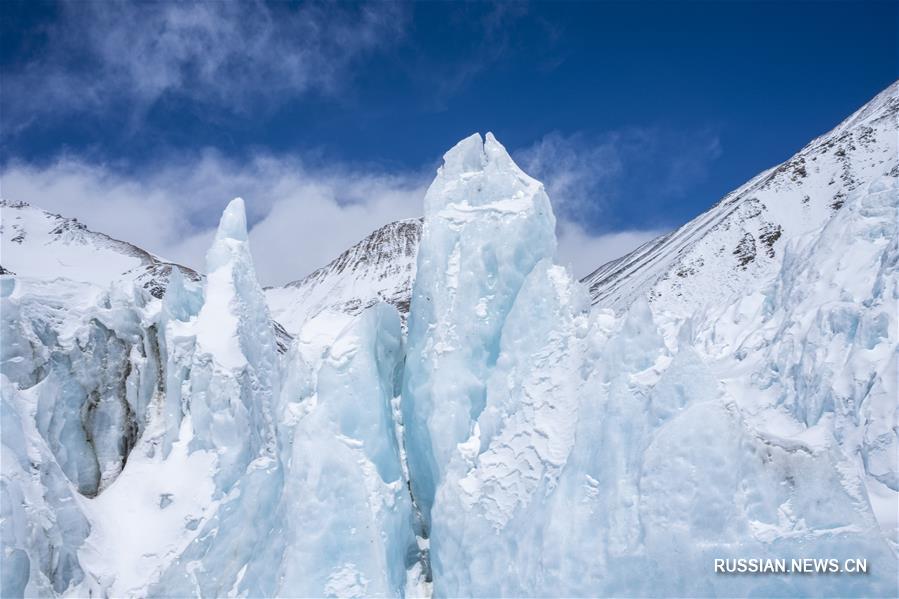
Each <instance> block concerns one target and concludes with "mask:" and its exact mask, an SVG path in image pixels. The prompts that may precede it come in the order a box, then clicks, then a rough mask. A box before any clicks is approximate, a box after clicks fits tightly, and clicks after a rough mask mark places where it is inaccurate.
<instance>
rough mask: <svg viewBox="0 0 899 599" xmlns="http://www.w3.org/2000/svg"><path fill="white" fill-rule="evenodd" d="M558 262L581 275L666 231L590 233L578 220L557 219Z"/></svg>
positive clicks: (582, 276) (578, 275) (583, 275)
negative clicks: (573, 221) (575, 221)
mask: <svg viewBox="0 0 899 599" xmlns="http://www.w3.org/2000/svg"><path fill="white" fill-rule="evenodd" d="M557 232H558V236H559V247H558V258H557V260H558V262H559V263H560V264H563V265H565V266H569V267H570V268H571V270H572V272H573V273H574V275H575V276H576V277H578V278H579V279H582V278H584V277H586V276H587V275H589V274H590V273H592V272H593V271H594V270H596V269H597V268H599V267H600V266H602V265H603V264H605V263H606V262H609V261H611V260H614V259H616V258H620V257H621V256H623V255H625V254H627V253H628V252H630V251H632V250H635V249H636V248H638V247H640V246H641V245H643V244H644V243H646V242H647V241H649V240H651V239H655V238H656V237H658V236H659V235H661V234H662V233H664V232H665V231H661V230H651V229H650V230H632V231H615V232H612V233H603V234H599V235H591V234H589V233H587V232H586V231H585V230H584V229H583V227H581V226H580V225H578V224H577V223H572V222H565V221H559V226H558V231H557Z"/></svg>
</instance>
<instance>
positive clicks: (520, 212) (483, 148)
mask: <svg viewBox="0 0 899 599" xmlns="http://www.w3.org/2000/svg"><path fill="white" fill-rule="evenodd" d="M554 228H555V219H554V217H553V214H552V209H551V207H550V204H549V199H548V198H547V196H546V193H545V192H544V191H543V186H542V185H541V184H540V183H538V182H537V181H535V180H534V179H532V178H530V177H529V176H527V175H526V174H524V172H522V171H521V169H519V168H518V167H517V166H516V165H515V163H514V162H512V159H511V158H510V157H509V155H508V153H507V152H506V150H505V148H503V147H502V146H501V145H500V144H499V142H497V141H496V139H495V138H494V137H493V135H492V134H490V133H488V134H487V136H486V139H485V140H482V139H481V136H480V135H479V134H475V135H472V136H471V137H468V138H466V139H464V140H462V141H461V142H459V143H458V144H457V145H456V146H455V147H454V148H452V149H451V150H450V151H449V152H447V153H446V155H445V156H444V163H443V166H442V167H441V168H440V170H439V171H438V173H437V177H436V179H435V180H434V182H433V183H432V184H431V186H430V188H428V191H427V194H426V196H425V222H424V230H423V233H422V241H421V245H420V249H419V254H418V270H417V273H418V274H417V276H416V279H415V285H414V288H413V293H412V309H411V312H410V318H409V349H408V354H407V361H406V369H405V379H404V403H403V414H404V420H405V423H406V443H407V448H408V455H409V467H410V471H411V474H412V488H413V492H414V493H415V498H416V501H417V502H418V503H419V504H420V506H421V508H422V510H423V512H424V514H425V517H426V518H427V514H428V513H429V511H430V506H431V505H432V503H433V500H434V493H435V489H436V487H437V486H438V485H439V484H440V481H441V480H443V478H444V476H445V470H446V466H447V464H448V463H449V461H450V457H451V455H452V454H453V452H454V451H455V448H456V445H457V444H458V443H462V442H464V441H466V440H467V439H468V438H469V437H470V436H471V435H472V434H473V432H474V428H473V427H474V423H475V421H476V420H477V418H478V416H479V415H480V414H481V412H482V411H483V410H484V407H485V405H486V393H487V379H488V377H489V373H490V371H491V369H492V367H493V365H494V364H495V363H496V360H497V357H498V355H499V349H500V335H501V331H502V327H503V323H504V321H505V319H506V316H507V314H508V312H509V310H510V309H511V306H512V304H513V302H514V301H515V298H516V296H517V295H518V293H519V290H520V289H521V287H522V285H523V284H524V281H525V278H526V277H527V276H528V273H530V272H531V270H532V269H533V268H534V266H535V265H536V264H537V263H538V262H539V261H540V260H542V259H544V258H547V257H551V256H552V255H553V253H554V252H555V233H554Z"/></svg>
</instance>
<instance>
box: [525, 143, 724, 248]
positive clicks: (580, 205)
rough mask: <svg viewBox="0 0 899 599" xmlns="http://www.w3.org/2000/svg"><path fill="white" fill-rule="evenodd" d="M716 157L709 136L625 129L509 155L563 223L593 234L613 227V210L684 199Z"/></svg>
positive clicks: (717, 146) (716, 148)
mask: <svg viewBox="0 0 899 599" xmlns="http://www.w3.org/2000/svg"><path fill="white" fill-rule="evenodd" d="M720 155H721V146H720V142H719V139H718V135H717V134H716V133H715V132H714V131H713V130H711V129H703V130H698V131H679V130H674V129H670V128H662V127H632V128H627V129H622V130H619V131H612V132H607V133H604V134H599V135H587V134H584V133H574V134H571V135H563V134H561V133H559V132H551V133H549V134H547V135H545V136H544V137H542V138H541V139H539V140H538V141H537V142H535V143H534V144H532V145H531V146H528V147H526V148H522V149H520V150H518V151H517V152H515V159H516V160H517V161H518V162H519V164H521V166H522V168H524V169H525V170H526V171H527V172H529V173H531V174H532V175H533V176H534V177H536V178H538V179H540V180H541V181H543V182H544V184H545V185H546V188H547V193H549V195H550V197H551V198H553V204H554V206H555V208H556V211H557V213H558V214H559V215H560V216H561V217H562V218H563V219H567V220H570V221H572V222H577V223H580V225H581V227H582V228H583V229H585V230H587V231H590V232H592V233H594V234H597V233H601V232H604V231H608V230H609V229H612V230H614V229H619V228H620V223H618V222H615V220H614V213H615V212H617V211H618V210H613V208H615V207H617V208H620V207H621V206H622V205H623V204H627V203H631V204H632V203H639V204H642V205H644V206H646V208H647V209H650V208H651V207H652V206H658V205H659V203H661V202H664V201H671V200H677V199H680V198H683V197H684V195H685V194H686V193H688V192H689V191H690V190H691V189H692V188H693V187H694V186H695V185H696V184H698V183H701V182H702V181H703V180H704V179H705V178H706V177H708V175H709V172H710V169H711V168H712V166H713V164H714V161H715V160H716V159H717V158H718V157H719V156H720ZM649 224H650V225H651V226H652V227H655V226H657V225H658V224H659V223H658V222H655V223H649ZM631 226H633V224H632V225H631Z"/></svg>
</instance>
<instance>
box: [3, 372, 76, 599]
mask: <svg viewBox="0 0 899 599" xmlns="http://www.w3.org/2000/svg"><path fill="white" fill-rule="evenodd" d="M0 385H2V397H0V426H2V430H0V435H2V446H0V451H2V462H3V473H2V476H0V541H2V543H3V555H2V560H0V564H2V568H0V595H2V596H3V597H22V596H25V595H27V596H30V597H50V596H54V595H58V594H61V593H63V592H65V591H66V590H68V589H70V588H72V587H74V586H75V585H78V584H80V583H81V582H82V581H83V580H84V577H85V573H84V570H83V569H82V567H81V564H80V563H79V561H78V549H79V547H81V545H82V544H83V543H84V540H85V539H86V538H87V536H88V534H89V533H90V524H89V523H88V520H87V518H86V517H85V516H84V514H83V513H82V511H81V509H80V508H79V504H78V502H77V501H76V497H75V495H77V491H75V490H74V489H73V487H72V484H71V483H70V482H69V481H68V479H67V478H66V475H65V474H64V473H63V472H62V470H61V469H60V468H59V466H58V465H57V463H56V460H55V459H54V456H53V453H52V452H51V451H50V448H49V447H48V446H47V444H46V442H45V441H44V439H43V438H42V437H41V435H40V433H38V431H37V430H36V429H35V412H36V410H37V405H36V401H35V397H34V394H33V393H29V392H27V391H26V392H20V391H19V390H18V389H17V387H16V386H15V385H14V384H13V383H11V382H10V381H9V380H8V379H7V378H6V376H5V375H3V374H0Z"/></svg>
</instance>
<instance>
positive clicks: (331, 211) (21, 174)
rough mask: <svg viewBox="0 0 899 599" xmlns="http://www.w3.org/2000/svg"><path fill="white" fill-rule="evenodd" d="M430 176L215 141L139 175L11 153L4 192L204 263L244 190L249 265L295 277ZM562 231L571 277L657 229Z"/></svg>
mask: <svg viewBox="0 0 899 599" xmlns="http://www.w3.org/2000/svg"><path fill="white" fill-rule="evenodd" d="M432 177H433V173H432V172H421V173H415V172H403V173H388V172H383V171H379V170H377V169H374V168H364V167H358V168H353V167H349V166H346V165H343V166H338V167H320V166H311V165H309V164H306V163H304V162H303V161H302V160H299V159H288V158H276V157H272V156H269V155H259V156H256V157H255V158H253V159H251V160H249V161H247V162H241V163H238V162H236V161H234V160H231V159H227V158H224V157H222V156H221V155H220V154H218V153H215V152H206V153H204V154H202V155H200V156H197V157H194V158H192V159H188V158H185V159H182V160H179V161H176V162H173V163H172V164H169V165H167V166H164V167H162V168H160V169H158V170H156V171H154V172H152V173H149V174H144V175H133V176H127V175H123V174H119V173H116V172H114V171H112V170H111V169H108V168H106V167H104V166H98V165H90V164H87V163H85V162H82V161H78V160H71V159H66V160H61V161H59V162H57V163H55V164H52V165H50V166H47V167H37V166H32V165H25V164H16V163H13V164H11V165H9V166H8V167H7V168H6V169H5V170H4V171H3V172H2V173H0V178H2V181H3V194H2V195H3V197H4V198H5V199H9V200H15V201H19V200H23V201H26V202H30V203H32V204H34V205H35V206H38V207H41V208H44V209H45V210H50V211H51V212H57V213H59V214H62V215H64V216H74V217H76V218H78V219H79V220H80V221H82V222H83V223H84V224H86V225H87V226H88V227H89V228H91V229H93V230H96V231H100V232H103V233H106V234H108V235H111V236H113V237H115V238H118V239H123V240H126V241H129V242H131V243H134V244H136V245H138V246H140V247H143V248H145V249H147V250H149V251H151V252H153V253H156V254H158V255H160V256H163V257H165V258H167V259H170V260H173V261H175V262H178V263H181V264H184V265H186V266H189V267H191V268H194V269H197V270H200V271H202V270H204V260H205V253H206V250H207V248H208V247H209V244H210V243H211V241H212V237H213V235H214V232H215V227H216V225H217V223H218V217H219V214H220V211H221V210H222V208H224V206H225V205H226V204H227V202H228V201H229V200H230V199H231V198H233V197H235V196H241V197H243V198H244V199H245V200H246V203H247V211H248V217H249V222H250V223H251V230H250V243H251V247H252V251H253V256H254V259H255V262H256V270H257V273H258V275H259V279H260V281H261V282H262V283H263V284H266V285H275V284H282V283H286V282H288V281H292V280H295V279H298V278H301V277H303V276H305V275H306V274H308V273H309V272H311V271H313V270H315V269H316V268H318V267H320V266H323V265H325V264H327V263H328V262H329V261H330V260H332V259H333V258H335V257H336V256H338V255H339V254H340V253H341V252H343V250H345V249H346V248H348V247H349V246H351V245H352V244H354V243H356V242H357V241H359V240H360V239H362V238H363V237H365V236H366V235H368V233H370V232H371V231H373V230H374V229H376V228H378V227H380V226H382V225H385V224H387V223H389V222H392V221H395V220H398V219H401V218H412V217H417V216H420V215H421V212H422V201H423V198H424V193H425V191H426V189H427V186H428V184H429V183H430V180H431V178H432ZM558 232H559V261H560V262H561V263H562V264H571V265H572V266H573V268H574V271H575V274H577V275H578V276H584V275H586V274H588V273H589V272H591V271H592V270H593V269H595V268H596V267H598V266H599V265H601V264H602V263H604V262H606V261H607V260H610V259H613V258H616V257H618V256H620V255H622V254H624V253H626V252H627V251H630V250H631V249H633V248H634V247H636V246H637V245H639V244H640V243H642V242H644V241H646V240H648V239H651V238H652V237H654V236H656V235H657V234H658V232H657V231H624V232H614V233H607V234H599V235H597V234H591V233H589V232H587V231H585V230H584V228H582V227H581V226H580V225H578V224H577V223H574V222H571V221H568V220H566V219H564V218H560V219H559V231H558Z"/></svg>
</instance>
